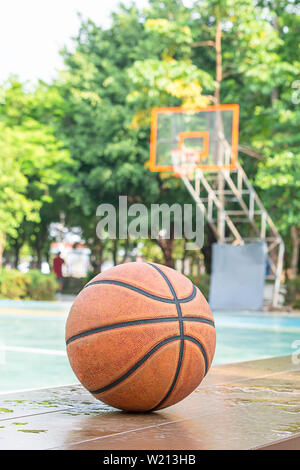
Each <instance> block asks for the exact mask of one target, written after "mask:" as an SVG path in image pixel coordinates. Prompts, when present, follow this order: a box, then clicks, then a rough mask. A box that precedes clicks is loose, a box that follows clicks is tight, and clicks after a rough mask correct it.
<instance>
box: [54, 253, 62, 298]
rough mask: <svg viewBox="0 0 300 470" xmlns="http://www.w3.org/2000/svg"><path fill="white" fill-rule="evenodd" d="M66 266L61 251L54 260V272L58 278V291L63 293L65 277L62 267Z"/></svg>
mask: <svg viewBox="0 0 300 470" xmlns="http://www.w3.org/2000/svg"><path fill="white" fill-rule="evenodd" d="M63 264H64V260H63V258H61V257H60V251H59V252H58V253H57V255H56V256H55V258H54V259H53V272H54V274H55V275H56V278H57V280H58V282H59V288H58V291H59V292H61V291H62V288H63V275H62V265H63Z"/></svg>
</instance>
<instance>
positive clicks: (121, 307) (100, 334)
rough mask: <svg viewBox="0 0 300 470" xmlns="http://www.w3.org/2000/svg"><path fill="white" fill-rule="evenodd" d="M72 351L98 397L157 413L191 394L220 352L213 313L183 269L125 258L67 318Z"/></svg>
mask: <svg viewBox="0 0 300 470" xmlns="http://www.w3.org/2000/svg"><path fill="white" fill-rule="evenodd" d="M66 343H67V352H68V357H69V360H70V363H71V366H72V369H73V371H74V372H75V374H76V376H77V377H78V379H79V380H80V382H81V383H82V384H83V385H84V386H85V387H86V388H87V389H88V390H89V391H90V392H91V393H92V394H93V395H94V396H95V397H96V398H98V399H99V400H101V401H103V402H105V403H108V404H109V405H111V406H113V407H116V408H120V409H122V410H129V411H154V410H158V409H161V408H165V407H167V406H170V405H174V403H177V402H178V401H180V400H182V399H183V398H185V397H186V396H187V395H189V394H190V393H191V392H192V391H193V390H194V389H195V388H196V387H197V386H198V385H199V384H200V382H201V381H202V379H203V377H204V376H205V374H206V373H207V371H208V369H209V367H210V365H211V362H212V359H213V356H214V351H215V343H216V333H215V328H214V321H213V316H212V313H211V311H210V308H209V306H208V303H207V302H206V300H205V298H204V297H203V295H202V294H201V292H200V291H199V289H197V287H195V286H194V285H193V283H192V282H191V281H190V280H189V279H187V278H186V277H185V276H183V275H182V274H180V273H178V272H177V271H174V270H173V269H171V268H168V267H166V266H162V265H159V264H154V263H140V262H139V263H126V264H122V265H119V266H115V267H113V268H111V269H108V270H107V271H105V272H103V273H101V274H99V275H98V276H96V277H94V278H93V279H92V280H91V281H90V282H89V283H88V284H87V285H86V286H85V287H84V289H83V290H82V291H81V292H80V293H79V295H78V296H77V298H76V299H75V302H74V304H73V306H72V308H71V311H70V313H69V317H68V320H67V324H66Z"/></svg>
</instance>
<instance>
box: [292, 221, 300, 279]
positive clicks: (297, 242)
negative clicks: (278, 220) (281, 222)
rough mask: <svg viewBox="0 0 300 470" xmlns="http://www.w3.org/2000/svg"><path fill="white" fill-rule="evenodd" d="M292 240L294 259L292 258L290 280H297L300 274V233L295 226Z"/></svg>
mask: <svg viewBox="0 0 300 470" xmlns="http://www.w3.org/2000/svg"><path fill="white" fill-rule="evenodd" d="M291 239H292V258H291V270H290V279H295V278H296V277H297V274H298V263H299V246H300V233H299V229H298V228H297V227H295V226H293V227H291Z"/></svg>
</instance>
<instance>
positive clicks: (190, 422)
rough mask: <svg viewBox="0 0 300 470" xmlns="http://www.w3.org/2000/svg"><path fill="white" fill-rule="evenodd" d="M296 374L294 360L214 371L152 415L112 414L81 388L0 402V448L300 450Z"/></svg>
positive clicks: (298, 377) (298, 379)
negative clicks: (176, 401)
mask: <svg viewBox="0 0 300 470" xmlns="http://www.w3.org/2000/svg"><path fill="white" fill-rule="evenodd" d="M294 362H295V361H294ZM299 372H300V364H294V363H293V361H292V357H291V356H283V357H278V358H272V359H264V360H258V361H251V362H243V363H235V364H227V365H223V366H214V367H212V368H211V370H210V371H209V373H208V375H207V377H206V378H205V379H204V381H203V382H202V384H201V385H200V386H199V387H198V388H197V389H196V390H195V391H194V392H193V393H192V394H191V395H190V396H189V397H187V398H186V399H185V400H183V401H182V402H180V403H178V404H176V405H173V406H171V407H170V408H166V409H164V410H161V411H158V412H154V413H125V412H121V411H118V410H115V409H113V408H111V407H109V406H107V405H105V404H103V403H101V402H100V401H98V400H96V399H95V398H94V397H93V396H92V395H90V394H89V393H88V392H87V391H86V390H85V389H84V388H83V387H82V386H80V385H74V386H72V385H71V386H64V387H56V388H48V389H39V390H33V391H27V392H15V393H10V394H3V395H0V448H1V449H98V450H99V449H104V450H107V449H110V450H115V449H121V450H125V449H126V450H131V449H134V450H138V449H145V450H148V449H149V450H151V449H159V450H160V449H167V450H183V449H185V450H195V449H228V450H229V449H257V448H265V449H274V448H275V449H276V448H278V449H300V373H299Z"/></svg>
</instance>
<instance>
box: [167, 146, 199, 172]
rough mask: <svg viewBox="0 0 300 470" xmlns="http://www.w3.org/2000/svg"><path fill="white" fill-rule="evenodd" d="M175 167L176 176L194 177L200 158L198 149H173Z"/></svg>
mask: <svg viewBox="0 0 300 470" xmlns="http://www.w3.org/2000/svg"><path fill="white" fill-rule="evenodd" d="M171 155H172V163H173V169H174V173H175V175H176V176H186V177H187V178H189V179H193V176H194V173H195V169H196V166H197V160H198V151H197V150H195V149H193V148H187V147H182V148H180V149H174V150H172V151H171Z"/></svg>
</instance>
